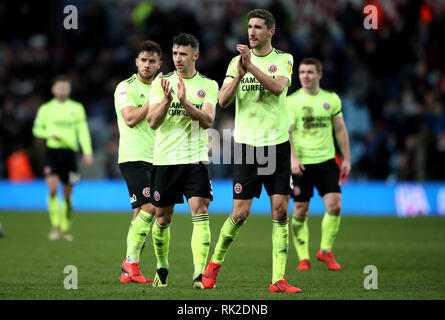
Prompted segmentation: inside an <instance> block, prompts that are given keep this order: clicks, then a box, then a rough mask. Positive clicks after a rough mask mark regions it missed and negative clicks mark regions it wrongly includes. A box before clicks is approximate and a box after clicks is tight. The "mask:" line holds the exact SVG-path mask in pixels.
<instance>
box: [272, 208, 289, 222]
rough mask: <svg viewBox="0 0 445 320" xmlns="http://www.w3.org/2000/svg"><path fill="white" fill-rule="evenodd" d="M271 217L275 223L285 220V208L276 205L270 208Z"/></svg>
mask: <svg viewBox="0 0 445 320" xmlns="http://www.w3.org/2000/svg"><path fill="white" fill-rule="evenodd" d="M272 217H273V218H274V219H275V220H277V221H284V220H286V219H287V208H286V207H285V206H284V205H277V206H275V207H273V208H272Z"/></svg>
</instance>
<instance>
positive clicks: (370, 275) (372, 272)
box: [363, 265, 379, 290]
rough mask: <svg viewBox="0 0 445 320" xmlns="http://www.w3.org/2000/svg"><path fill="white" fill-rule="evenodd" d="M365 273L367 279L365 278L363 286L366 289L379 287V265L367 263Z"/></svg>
mask: <svg viewBox="0 0 445 320" xmlns="http://www.w3.org/2000/svg"><path fill="white" fill-rule="evenodd" d="M363 273H364V274H367V276H366V277H365V279H364V280H363V287H364V288H365V289H366V290H371V289H374V290H376V289H378V288H379V287H378V271H377V267H376V266H374V265H367V266H365V268H364V269H363Z"/></svg>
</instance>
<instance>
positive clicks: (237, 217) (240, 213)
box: [232, 209, 250, 226]
mask: <svg viewBox="0 0 445 320" xmlns="http://www.w3.org/2000/svg"><path fill="white" fill-rule="evenodd" d="M249 213H250V210H248V209H244V210H237V211H234V212H233V214H232V219H233V221H235V223H236V224H237V225H239V226H240V225H242V224H244V222H246V220H247V218H248V217H249Z"/></svg>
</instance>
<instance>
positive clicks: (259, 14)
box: [247, 9, 275, 30]
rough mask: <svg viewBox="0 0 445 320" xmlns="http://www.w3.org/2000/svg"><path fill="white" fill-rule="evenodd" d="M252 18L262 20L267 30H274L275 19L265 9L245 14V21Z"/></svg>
mask: <svg viewBox="0 0 445 320" xmlns="http://www.w3.org/2000/svg"><path fill="white" fill-rule="evenodd" d="M252 18H259V19H263V20H264V23H265V24H266V27H267V29H269V30H270V29H272V28H275V17H274V16H273V14H272V13H270V11H268V10H266V9H253V10H251V11H249V13H248V14H247V19H248V20H250V19H252Z"/></svg>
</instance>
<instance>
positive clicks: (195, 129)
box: [150, 71, 218, 165]
mask: <svg viewBox="0 0 445 320" xmlns="http://www.w3.org/2000/svg"><path fill="white" fill-rule="evenodd" d="M161 78H164V79H167V80H168V81H169V82H170V86H171V87H172V88H173V92H172V95H173V100H172V102H171V104H170V107H169V110H168V112H167V115H166V117H165V119H164V122H163V123H162V124H161V125H160V126H159V128H157V129H156V130H155V131H156V138H155V147H154V159H153V163H154V164H155V165H174V164H186V163H197V162H199V161H209V157H208V153H209V150H208V146H207V145H208V144H209V138H208V135H207V131H206V130H205V129H203V128H201V127H200V126H199V123H198V121H192V119H191V118H190V116H189V115H188V114H187V112H186V111H185V109H184V107H183V106H182V105H181V103H180V102H179V99H178V96H177V90H178V82H179V77H178V74H177V73H176V71H174V72H170V73H169V74H166V75H164V76H162V77H158V78H156V79H155V81H154V82H153V86H152V88H151V95H150V106H151V105H152V104H154V103H161V101H162V100H163V99H164V91H163V90H162V87H161ZM183 81H184V84H185V88H186V98H187V100H188V101H189V102H190V103H191V104H193V105H194V106H195V107H196V108H199V109H201V108H202V105H203V103H205V102H206V103H209V104H211V105H216V102H217V96H218V83H217V82H216V81H214V80H211V79H209V78H207V77H205V76H203V75H201V74H200V73H199V72H196V74H195V75H194V76H193V77H192V78H190V79H184V78H183Z"/></svg>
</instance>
